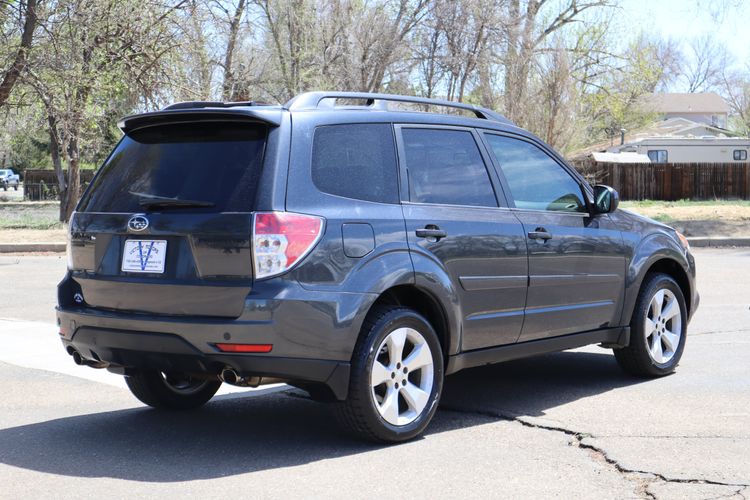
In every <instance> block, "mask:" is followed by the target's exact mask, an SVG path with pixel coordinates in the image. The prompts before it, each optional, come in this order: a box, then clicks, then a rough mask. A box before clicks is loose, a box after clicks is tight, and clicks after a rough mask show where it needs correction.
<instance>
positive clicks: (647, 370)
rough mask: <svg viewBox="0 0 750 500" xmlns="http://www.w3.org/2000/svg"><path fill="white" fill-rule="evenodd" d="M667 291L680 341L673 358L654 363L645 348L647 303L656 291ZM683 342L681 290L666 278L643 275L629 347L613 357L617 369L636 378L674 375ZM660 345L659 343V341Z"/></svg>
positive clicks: (684, 318) (684, 309)
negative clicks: (675, 312) (675, 308)
mask: <svg viewBox="0 0 750 500" xmlns="http://www.w3.org/2000/svg"><path fill="white" fill-rule="evenodd" d="M662 289H665V290H669V291H670V292H672V294H674V296H675V298H676V299H677V303H678V304H679V306H680V320H681V321H680V327H681V328H680V330H681V331H680V339H679V343H678V346H677V349H675V350H674V355H673V356H672V358H671V359H669V360H668V361H667V362H666V363H657V362H656V361H654V359H652V357H651V355H650V354H649V349H648V340H647V338H648V336H647V334H646V326H645V324H646V318H647V317H648V314H649V308H650V302H651V299H652V298H653V297H654V295H655V294H656V293H657V292H658V291H659V290H662ZM686 339H687V307H686V305H685V297H684V295H683V294H682V289H680V286H679V285H678V284H677V282H676V281H675V280H674V279H673V278H672V277H671V276H669V275H667V274H663V273H651V274H648V275H646V277H645V278H644V280H643V284H642V285H641V290H640V292H639V293H638V299H637V300H636V303H635V309H634V310H633V317H632V319H631V321H630V344H629V345H628V346H627V347H623V348H620V349H615V350H614V352H615V358H616V359H617V362H618V363H619V365H620V367H621V368H622V369H623V370H624V371H625V372H627V373H629V374H631V375H635V376H637V377H647V378H653V377H663V376H664V375H669V374H670V373H672V372H674V370H675V368H677V364H678V363H679V362H680V358H681V357H682V352H683V350H684V349H685V340H686ZM659 342H661V341H659Z"/></svg>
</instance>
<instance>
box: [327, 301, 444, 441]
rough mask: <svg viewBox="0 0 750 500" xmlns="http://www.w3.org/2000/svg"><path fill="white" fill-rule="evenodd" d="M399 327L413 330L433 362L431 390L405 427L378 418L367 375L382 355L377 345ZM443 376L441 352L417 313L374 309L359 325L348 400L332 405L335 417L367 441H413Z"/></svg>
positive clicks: (429, 414) (434, 403)
mask: <svg viewBox="0 0 750 500" xmlns="http://www.w3.org/2000/svg"><path fill="white" fill-rule="evenodd" d="M402 327H408V328H411V329H414V330H416V331H417V332H418V333H419V334H420V335H421V336H422V337H423V338H424V340H425V343H426V345H427V346H428V347H429V348H430V353H431V355H432V362H433V370H432V373H433V376H432V390H431V391H430V394H429V398H428V399H427V404H426V406H425V407H424V409H423V410H422V412H421V413H420V414H419V415H418V416H417V418H416V419H414V420H413V421H412V422H410V423H408V424H405V425H392V424H391V423H389V422H387V421H386V420H385V419H384V418H383V417H382V416H381V415H380V413H379V411H378V410H377V408H376V406H375V405H376V402H375V400H374V396H373V389H372V387H371V385H370V375H371V371H372V366H373V363H374V361H375V360H376V359H377V358H378V356H380V355H381V354H382V351H381V352H379V351H378V348H379V346H380V345H381V344H382V343H383V341H384V340H385V339H386V337H388V335H389V334H390V333H392V332H394V331H395V330H396V329H398V328H402ZM404 372H406V370H405V369H404ZM443 376H444V367H443V354H442V349H441V345H440V341H439V339H438V336H437V334H436V333H435V330H434V329H433V328H432V326H431V325H430V323H429V322H428V321H427V320H426V319H425V318H424V317H423V316H421V315H420V314H418V313H417V312H415V311H413V310H411V309H408V308H405V307H397V306H378V307H376V308H375V309H373V310H372V311H371V312H370V313H369V314H368V316H367V318H366V319H365V322H364V324H363V325H362V330H361V331H360V337H359V340H358V341H357V345H356V347H355V349H354V354H353V356H352V368H351V376H350V379H349V394H348V398H347V399H346V401H339V402H336V403H335V406H336V414H337V417H338V419H339V421H340V422H341V424H342V425H343V426H344V427H346V428H347V429H348V430H349V431H351V432H352V433H353V434H355V435H356V436H358V437H361V438H364V439H366V440H369V441H375V442H387V443H397V442H402V441H407V440H409V439H413V438H414V437H416V436H418V435H419V434H421V433H422V432H423V431H424V430H425V428H426V427H427V425H428V424H429V423H430V421H431V420H432V417H433V416H434V415H435V412H436V411H437V407H438V403H439V401H440V396H441V394H442V390H443ZM420 377H421V373H420ZM402 390H403V385H402Z"/></svg>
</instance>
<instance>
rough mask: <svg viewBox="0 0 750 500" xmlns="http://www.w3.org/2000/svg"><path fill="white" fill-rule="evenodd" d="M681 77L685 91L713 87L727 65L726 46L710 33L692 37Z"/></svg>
mask: <svg viewBox="0 0 750 500" xmlns="http://www.w3.org/2000/svg"><path fill="white" fill-rule="evenodd" d="M685 62H686V65H685V69H684V71H683V74H682V79H683V81H684V84H685V90H686V91H687V92H707V91H709V90H713V89H715V88H716V87H717V86H718V85H719V84H720V80H721V74H722V73H723V72H724V70H725V68H726V67H727V66H728V65H729V62H730V57H729V53H728V52H727V50H726V47H724V46H723V45H721V44H720V43H718V42H717V41H716V40H715V39H714V38H713V37H712V36H711V35H708V34H706V35H703V36H700V37H697V38H694V39H693V40H692V41H691V43H690V46H689V50H688V57H687V58H686V61H685Z"/></svg>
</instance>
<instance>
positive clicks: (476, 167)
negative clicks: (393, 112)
mask: <svg viewBox="0 0 750 500" xmlns="http://www.w3.org/2000/svg"><path fill="white" fill-rule="evenodd" d="M401 134H402V136H403V139H404V152H405V154H406V158H405V162H406V169H407V172H408V176H409V199H410V200H411V201H413V202H418V203H439V204H448V205H472V206H481V207H496V206H497V200H496V199H495V192H494V190H493V189H492V184H491V183H490V177H489V175H488V173H487V169H486V167H485V165H484V161H483V160H482V156H481V154H480V153H479V148H478V147H477V143H476V142H475V141H474V137H473V136H472V134H471V133H470V132H465V131H462V130H439V129H414V128H404V129H402V131H401Z"/></svg>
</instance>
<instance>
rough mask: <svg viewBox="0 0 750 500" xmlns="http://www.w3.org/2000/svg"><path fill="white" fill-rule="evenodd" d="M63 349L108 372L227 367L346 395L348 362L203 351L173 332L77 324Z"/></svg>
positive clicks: (205, 370)
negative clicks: (317, 385)
mask: <svg viewBox="0 0 750 500" xmlns="http://www.w3.org/2000/svg"><path fill="white" fill-rule="evenodd" d="M62 342H63V345H64V346H65V349H66V350H67V351H68V352H72V350H75V351H78V353H80V354H81V356H82V357H83V358H85V359H88V360H94V361H97V362H104V363H106V364H107V365H109V368H110V369H113V371H119V370H118V369H122V371H123V372H125V373H127V371H128V370H134V369H136V370H138V369H142V370H160V371H179V372H187V373H206V374H218V373H220V372H221V370H222V369H223V368H226V367H231V368H232V369H233V370H234V371H235V372H236V373H238V374H239V375H241V376H243V377H253V376H258V377H274V378H282V379H285V380H289V381H299V382H313V383H320V384H323V385H326V386H328V387H329V388H330V389H331V392H332V393H333V394H334V396H335V397H336V398H338V399H345V398H346V394H347V390H348V384H349V363H348V362H344V361H331V360H320V359H304V358H281V357H277V356H267V355H248V354H226V353H221V352H219V351H216V352H214V353H204V352H201V351H199V350H198V349H197V348H196V347H195V346H193V345H191V344H190V343H188V342H187V341H186V340H185V339H183V338H181V337H179V336H178V335H174V334H165V333H155V332H135V331H128V330H113V329H105V328H93V327H86V326H83V327H80V328H78V329H77V330H76V332H75V333H74V334H73V336H72V338H70V339H66V338H63V339H62Z"/></svg>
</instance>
